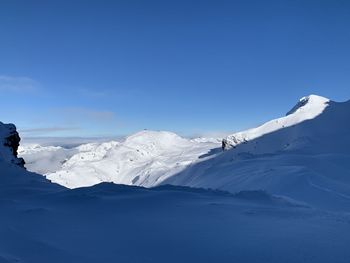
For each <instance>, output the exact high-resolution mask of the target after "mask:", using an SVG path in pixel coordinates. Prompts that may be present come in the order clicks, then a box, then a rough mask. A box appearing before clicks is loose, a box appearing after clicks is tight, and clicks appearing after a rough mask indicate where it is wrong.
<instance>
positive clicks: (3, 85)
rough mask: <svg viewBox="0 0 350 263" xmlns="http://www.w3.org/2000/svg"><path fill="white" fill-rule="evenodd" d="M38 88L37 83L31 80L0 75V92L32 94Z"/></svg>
mask: <svg viewBox="0 0 350 263" xmlns="http://www.w3.org/2000/svg"><path fill="white" fill-rule="evenodd" d="M38 87H39V83H38V82H37V81H35V80H33V79H31V78H27V77H12V76H5V75H0V91H10V92H32V91H35V90H37V89H38Z"/></svg>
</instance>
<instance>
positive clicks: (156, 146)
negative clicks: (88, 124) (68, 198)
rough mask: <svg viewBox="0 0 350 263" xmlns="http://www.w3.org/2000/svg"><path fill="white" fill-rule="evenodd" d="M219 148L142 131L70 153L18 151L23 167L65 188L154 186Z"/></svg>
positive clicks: (40, 148)
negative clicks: (116, 185) (23, 163)
mask: <svg viewBox="0 0 350 263" xmlns="http://www.w3.org/2000/svg"><path fill="white" fill-rule="evenodd" d="M218 146H219V143H218V142H216V143H213V142H207V141H204V142H203V140H200V141H198V140H189V139H185V138H182V137H180V136H178V135H176V134H174V133H171V132H164V131H142V132H139V133H136V134H134V135H132V136H129V137H127V138H126V139H125V140H124V141H122V142H115V141H111V142H105V143H91V144H83V145H81V146H79V147H76V148H73V149H64V148H62V147H50V146H46V147H43V146H37V145H36V146H30V145H27V146H25V147H22V148H21V149H20V155H21V156H22V157H24V158H25V159H26V160H27V165H26V167H27V168H28V169H29V170H31V171H35V172H41V173H43V174H45V175H46V177H47V178H48V179H49V180H51V181H53V182H56V183H59V184H61V185H63V186H66V187H69V188H75V187H82V186H91V185H94V184H98V183H101V182H114V183H118V184H128V185H142V186H147V187H149V186H154V185H157V184H160V183H161V182H162V181H164V180H165V179H167V178H168V177H170V176H172V175H174V174H176V173H178V172H180V171H181V170H183V169H185V168H186V167H187V166H188V165H191V164H192V163H194V162H197V161H199V160H204V159H205V158H206V156H205V155H206V154H208V152H210V151H211V149H213V148H215V147H218Z"/></svg>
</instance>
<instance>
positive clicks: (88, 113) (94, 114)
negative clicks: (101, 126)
mask: <svg viewBox="0 0 350 263" xmlns="http://www.w3.org/2000/svg"><path fill="white" fill-rule="evenodd" d="M60 112H61V113H63V114H64V115H65V116H66V117H69V118H71V119H90V120H93V121H97V122H104V121H112V120H115V113H114V112H112V111H108V110H95V109H89V108H83V107H68V108H63V109H60Z"/></svg>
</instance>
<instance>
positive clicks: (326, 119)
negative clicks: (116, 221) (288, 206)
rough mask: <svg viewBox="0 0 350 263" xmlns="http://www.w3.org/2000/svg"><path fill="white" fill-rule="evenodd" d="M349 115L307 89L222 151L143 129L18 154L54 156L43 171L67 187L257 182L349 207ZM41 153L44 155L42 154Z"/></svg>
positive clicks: (349, 106)
mask: <svg viewBox="0 0 350 263" xmlns="http://www.w3.org/2000/svg"><path fill="white" fill-rule="evenodd" d="M349 120H350V102H334V101H331V100H329V99H326V98H324V97H320V96H316V95H310V96H308V97H304V98H302V99H301V100H300V101H299V102H298V103H297V105H296V106H295V107H293V108H292V109H291V110H290V111H289V112H288V113H287V115H286V116H284V117H281V118H278V119H275V120H272V121H269V122H267V123H265V124H263V125H261V126H259V127H257V128H253V129H249V130H247V131H242V132H239V133H235V134H233V135H230V136H228V137H227V138H225V139H224V140H223V146H224V148H225V149H226V151H224V152H222V150H221V144H219V143H217V142H215V140H214V142H212V141H213V140H209V141H208V140H205V139H193V140H189V139H185V138H181V137H179V136H178V135H176V134H174V133H169V132H155V131H142V132H140V133H137V134H135V135H132V136H130V137H128V138H127V139H126V140H124V141H120V142H106V143H93V144H86V145H81V146H79V147H77V148H73V149H63V148H49V149H47V150H45V151H42V153H40V151H41V150H40V149H41V148H40V147H38V148H37V149H36V150H34V152H37V153H35V154H30V151H31V150H30V149H28V148H24V149H23V150H21V155H22V156H24V157H25V159H27V160H29V161H28V166H27V167H28V168H29V169H30V166H32V167H33V168H35V167H37V166H40V167H41V169H42V167H45V166H44V165H42V163H43V162H47V160H53V161H52V162H53V163H54V165H52V166H50V165H48V166H49V167H48V168H47V169H46V170H45V175H46V177H47V178H48V179H50V180H52V181H53V182H57V183H59V184H61V185H64V186H67V187H70V188H75V187H80V186H89V185H94V184H97V183H100V182H114V183H121V184H128V185H140V186H146V187H152V186H156V185H160V184H176V185H185V186H191V187H192V186H194V187H204V188H215V189H222V190H227V191H230V192H237V191H241V190H247V189H248V190H259V189H263V190H266V191H268V192H271V193H273V194H279V195H285V196H289V197H292V198H294V199H296V200H299V201H303V202H307V203H310V204H313V205H316V206H318V207H327V208H331V207H332V206H334V205H339V206H340V207H347V209H348V208H349V211H350V203H349V201H350V183H349V182H350V176H349V174H350V164H349V162H348V161H347V160H349V159H350V150H349V149H350V136H349V134H350V124H349ZM34 148H35V147H34ZM32 150H33V149H32ZM32 156H35V158H36V160H34V159H35V158H34V157H32ZM40 156H47V157H48V158H45V161H43V160H42V158H39V157H40ZM57 156H59V158H58V157H57ZM38 159H40V160H39V161H38ZM52 167H53V169H52V170H50V169H51V168H52ZM36 171H39V169H36Z"/></svg>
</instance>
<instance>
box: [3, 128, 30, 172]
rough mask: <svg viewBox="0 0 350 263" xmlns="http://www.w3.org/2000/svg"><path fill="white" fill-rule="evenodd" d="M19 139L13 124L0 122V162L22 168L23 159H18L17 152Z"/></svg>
mask: <svg viewBox="0 0 350 263" xmlns="http://www.w3.org/2000/svg"><path fill="white" fill-rule="evenodd" d="M20 140H21V138H20V137H19V135H18V132H17V130H16V126H15V125H14V124H4V123H2V122H0V142H1V143H0V160H2V161H5V162H10V163H14V164H17V165H19V166H22V167H23V166H24V160H23V158H18V157H17V155H18V153H17V150H18V146H19V142H20Z"/></svg>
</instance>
